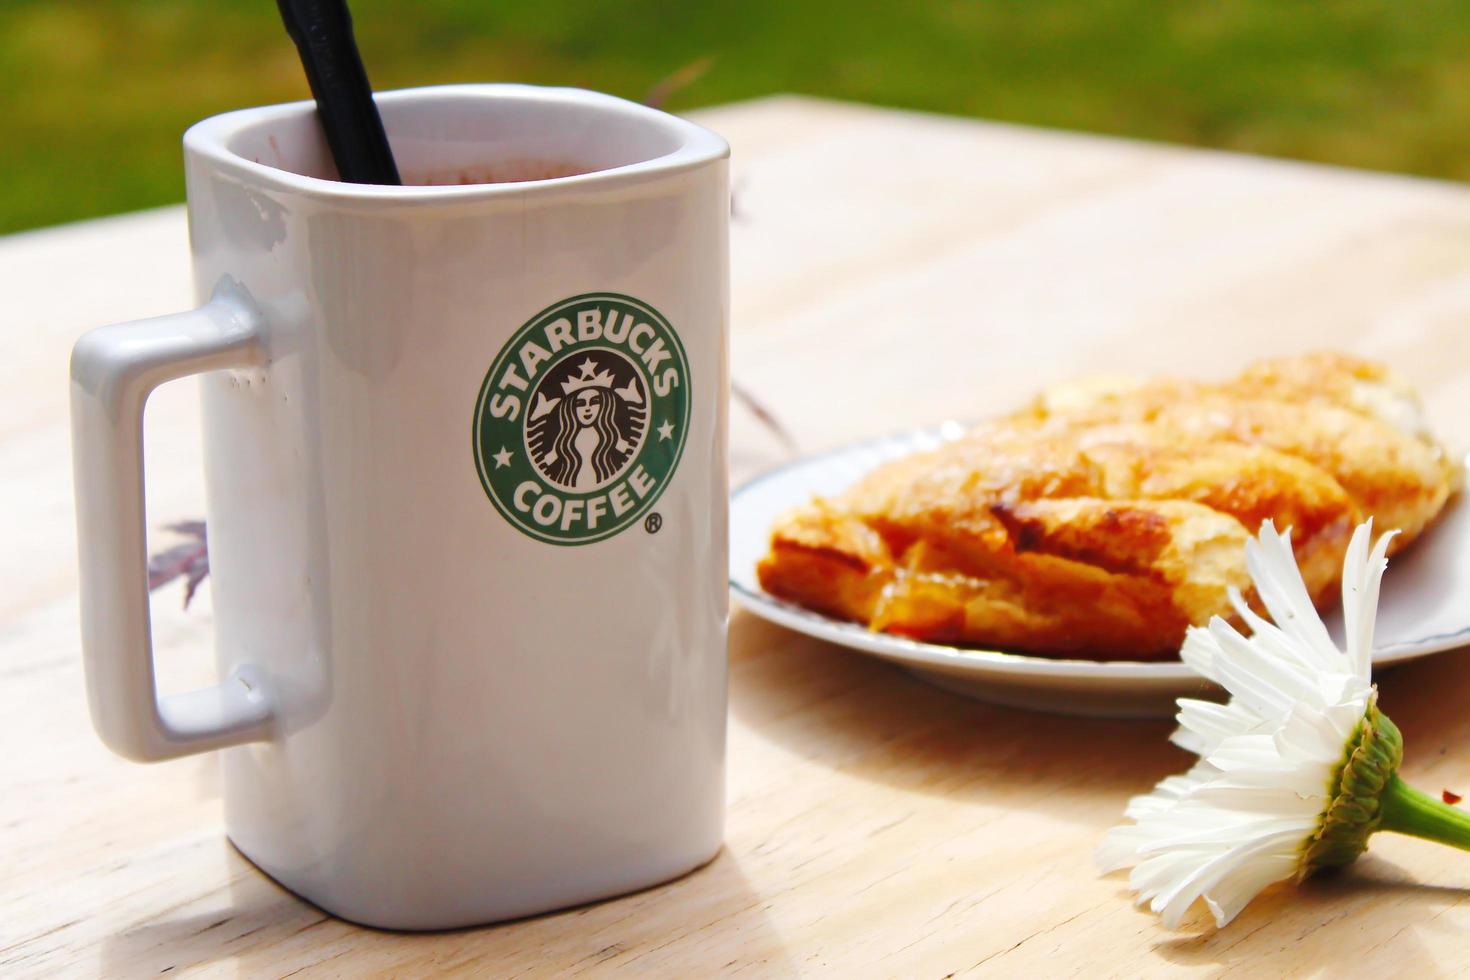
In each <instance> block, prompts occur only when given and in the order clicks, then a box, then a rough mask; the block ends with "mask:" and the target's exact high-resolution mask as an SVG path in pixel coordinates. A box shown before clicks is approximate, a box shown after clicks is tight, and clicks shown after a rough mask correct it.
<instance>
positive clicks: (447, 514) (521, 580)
mask: <svg viewBox="0 0 1470 980" xmlns="http://www.w3.org/2000/svg"><path fill="white" fill-rule="evenodd" d="M379 104H380V106H381V110H382V115H383V119H384V123H385V125H386V128H387V131H388V135H389V138H390V141H391V143H392V144H393V147H394V151H395V155H396V157H397V161H398V166H399V170H400V171H401V173H402V174H403V175H404V179H405V181H406V182H407V183H408V184H415V185H420V186H403V187H379V186H363V185H354V184H346V183H340V182H337V181H334V180H331V179H329V178H330V177H331V176H332V173H333V171H332V168H331V164H330V162H329V158H328V155H327V150H326V146H325V143H324V141H323V139H322V137H321V135H320V132H319V127H318V125H317V123H316V120H315V118H314V115H313V112H314V110H313V107H312V105H311V104H309V103H298V104H294V105H284V106H275V107H269V108H261V109H250V110H245V111H241V112H233V113H229V114H227V115H223V116H218V117H215V118H213V119H208V120H206V121H204V122H201V123H199V124H198V125H196V126H194V127H193V128H192V129H190V130H189V132H188V133H187V134H186V135H185V137H184V149H185V156H186V161H187V178H188V199H189V222H190V242H191V247H192V252H193V261H194V271H195V283H196V288H197V292H198V297H199V300H200V301H201V302H202V303H203V305H202V306H200V307H199V308H198V309H197V310H194V311H192V312H186V313H180V314H176V315H173V316H166V317H160V318H158V319H154V320H145V321H140V322H137V323H129V324H120V325H117V326H111V327H105V328H102V329H100V330H96V331H93V332H91V333H89V334H87V335H86V336H84V337H83V338H82V339H81V340H80V341H79V342H78V344H77V346H76V349H75V351H74V353H73V357H72V386H71V387H72V413H73V449H74V455H75V470H76V489H77V509H78V525H79V538H80V543H81V573H82V575H81V586H82V630H83V648H84V651H85V658H86V666H87V684H88V694H89V699H90V703H91V709H92V716H93V720H94V722H95V724H96V726H97V729H98V731H99V732H100V733H101V735H102V738H103V739H104V740H105V741H106V742H107V744H108V745H110V746H111V747H112V748H113V749H115V750H116V751H118V752H119V753H121V754H123V755H125V756H128V757H129V758H133V759H138V760H156V759H166V758H170V757H174V756H179V755H184V754H187V753H192V752H200V751H204V750H209V749H220V748H226V751H225V753H224V755H225V760H224V772H225V814H226V824H227V831H228V833H229V836H230V838H231V840H233V841H234V842H235V844H236V845H237V846H238V847H239V849H240V850H241V851H242V852H244V854H245V855H246V856H248V857H249V858H250V859H251V860H252V861H254V862H255V863H256V864H257V865H259V866H260V867H261V868H262V869H264V870H265V871H266V872H267V873H268V874H270V875H271V876H272V877H274V878H276V879H277V880H279V881H280V882H281V883H282V884H284V885H285V886H286V887H287V888H290V889H291V890H292V891H294V892H297V893H298V894H300V895H302V896H304V897H305V898H308V899H310V900H311V901H312V902H315V903H316V904H317V905H319V906H321V907H322V908H324V909H326V910H328V911H330V912H332V913H334V914H337V915H340V916H342V917H344V918H347V919H352V920H356V921H358V922H363V923H368V924H372V925H377V926H385V927H392V928H407V929H427V928H444V927H452V926H461V925H467V924H472V923H481V922H489V921H493V920H497V919H504V918H510V917H514V916H521V915H527V914H531V913H535V912H540V911H544V910H547V909H552V908H558V907H562V906H567V905H572V904H576V903H580V902H585V901H589V900H593V899H597V898H601V897H605V896H609V895H614V894H618V893H621V892H626V891H630V890H633V889H637V888H640V887H644V886H647V885H651V884H654V883H656V882H659V881H663V880H666V879H669V878H671V877H674V876H677V875H679V874H682V873H684V872H686V871H688V870H690V869H692V868H694V867H696V866H698V865H700V864H702V863H703V862H705V861H707V860H709V858H710V857H711V856H712V855H713V854H714V853H715V852H716V850H717V849H718V848H719V845H720V840H721V833H722V826H723V809H724V741H725V629H726V618H727V592H726V582H725V579H726V557H725V551H726V500H727V471H726V434H725V428H726V395H727V389H728V376H727V353H726V352H727V320H728V316H729V305H728V242H727V236H728V216H729V204H728V167H727V158H728V152H729V151H728V147H727V146H726V144H725V143H724V141H723V140H721V139H720V138H719V137H718V136H715V135H714V134H712V133H710V132H708V131H706V130H704V129H702V128H700V127H698V126H695V125H693V124H691V123H688V122H685V121H683V120H680V119H677V118H675V117H673V116H669V115H666V114H664V113H661V112H658V111H655V110H653V109H649V108H646V107H644V106H639V105H635V104H632V103H629V102H624V101H622V100H619V99H615V98H612V97H609V96H605V95H597V94H593V93H589V92H582V91H576V90H570V89H541V88H531V87H526V86H517V85H471V86H453V87H443V88H426V89H417V90H411V91H403V92H393V93H385V94H383V95H381V96H380V97H379ZM487 179H488V180H499V181H501V182H498V183H478V184H469V185H465V186H424V185H428V184H439V185H443V184H446V183H450V182H455V181H462V180H481V181H483V180H487ZM507 181H520V182H507ZM193 374H198V375H200V384H201V387H202V398H203V409H204V440H205V447H204V448H205V476H206V488H207V495H208V501H207V511H208V522H209V551H210V566H211V575H212V578H213V596H214V608H215V618H216V624H217V647H218V660H219V667H220V675H221V677H223V678H224V680H223V682H222V683H221V684H220V685H219V686H217V687H213V688H210V689H207V690H203V691H198V692H194V693H190V694H184V695H179V696H171V697H166V698H161V699H160V698H159V696H158V695H157V693H156V691H155V688H154V679H153V665H152V653H151V649H150V635H149V615H148V588H147V578H146V573H145V567H144V566H145V554H144V548H145V544H144V542H145V532H144V526H143V521H144V508H143V481H142V465H143V462H142V435H141V433H142V426H141V421H142V412H143V406H144V402H145V400H146V399H147V397H148V393H149V391H150V390H152V389H153V388H154V387H156V386H157V385H158V384H160V383H162V382H164V381H166V380H169V379H173V378H178V377H181V376H185V375H193Z"/></svg>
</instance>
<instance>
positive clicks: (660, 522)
mask: <svg viewBox="0 0 1470 980" xmlns="http://www.w3.org/2000/svg"><path fill="white" fill-rule="evenodd" d="M663 526H664V519H663V517H662V516H660V515H659V514H656V513H655V514H649V515H648V516H647V517H645V518H644V519H643V530H645V531H647V532H648V533H649V534H657V533H658V529H659V528H661V527H663Z"/></svg>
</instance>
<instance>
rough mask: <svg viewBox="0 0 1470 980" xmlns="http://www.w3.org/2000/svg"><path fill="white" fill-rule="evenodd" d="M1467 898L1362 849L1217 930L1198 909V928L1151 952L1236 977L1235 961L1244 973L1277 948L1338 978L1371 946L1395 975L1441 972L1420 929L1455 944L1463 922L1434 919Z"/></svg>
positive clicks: (1303, 969)
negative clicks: (1385, 956) (1386, 956)
mask: <svg viewBox="0 0 1470 980" xmlns="http://www.w3.org/2000/svg"><path fill="white" fill-rule="evenodd" d="M1466 881H1467V884H1470V875H1467V876H1466ZM1467 897H1470V887H1466V888H1457V887H1452V886H1445V885H1426V884H1422V883H1420V882H1417V881H1415V880H1413V878H1412V876H1410V874H1409V873H1408V872H1406V871H1404V870H1403V869H1402V868H1399V867H1398V866H1397V865H1394V864H1391V863H1389V862H1387V861H1384V860H1382V859H1381V858H1377V857H1374V856H1373V855H1372V854H1367V855H1365V856H1364V857H1362V858H1360V859H1359V860H1358V862H1357V863H1356V864H1354V865H1353V866H1352V867H1351V868H1349V869H1347V870H1345V871H1342V872H1339V873H1335V874H1330V875H1323V876H1321V877H1318V878H1314V879H1311V880H1309V881H1307V882H1306V883H1305V884H1303V885H1300V886H1294V885H1291V884H1282V885H1276V886H1273V887H1271V888H1270V889H1268V890H1267V891H1266V892H1264V893H1262V894H1261V895H1260V897H1258V898H1257V899H1256V900H1255V901H1254V902H1252V903H1251V904H1250V906H1248V907H1247V908H1246V910H1245V911H1244V912H1242V913H1241V914H1240V916H1239V917H1238V918H1237V919H1236V920H1235V921H1234V922H1232V923H1231V924H1230V926H1229V927H1228V928H1226V929H1224V930H1220V931H1216V930H1215V928H1214V927H1213V924H1212V923H1211V922H1210V920H1209V917H1208V916H1207V915H1203V914H1201V915H1199V916H1198V917H1197V919H1196V922H1197V924H1198V925H1199V931H1198V932H1197V933H1195V934H1193V935H1188V934H1186V935H1180V936H1177V937H1172V938H1169V939H1165V940H1164V941H1162V942H1159V943H1157V944H1155V945H1154V952H1156V953H1157V954H1158V955H1159V956H1160V957H1162V958H1163V959H1164V960H1166V961H1167V962H1169V963H1172V964H1175V965H1178V966H1195V967H1198V966H1208V965H1214V966H1217V967H1219V969H1218V970H1216V971H1214V972H1213V974H1210V973H1207V974H1206V975H1207V976H1209V975H1215V976H1220V975H1225V974H1227V973H1228V974H1230V975H1236V974H1237V973H1238V972H1239V968H1240V967H1247V968H1248V969H1247V970H1246V973H1247V974H1248V973H1249V972H1250V969H1249V968H1261V967H1263V966H1265V965H1267V964H1270V963H1272V962H1273V961H1272V960H1270V959H1268V958H1267V957H1270V956H1272V955H1273V954H1281V953H1289V954H1290V955H1291V957H1292V963H1293V971H1294V972H1298V973H1300V974H1302V975H1317V974H1322V975H1324V976H1339V975H1351V974H1352V972H1353V969H1352V968H1353V966H1354V965H1355V964H1358V963H1360V962H1361V961H1362V960H1363V959H1364V958H1365V957H1367V956H1368V955H1369V954H1370V953H1372V952H1373V951H1374V950H1375V949H1377V948H1379V947H1384V946H1391V952H1392V962H1393V964H1394V975H1396V976H1408V975H1411V974H1419V975H1422V976H1426V977H1432V976H1440V975H1442V974H1443V973H1444V971H1445V969H1446V966H1447V964H1446V963H1445V961H1444V958H1443V956H1442V955H1436V954H1435V953H1434V952H1433V951H1432V950H1431V949H1430V948H1429V946H1428V945H1427V944H1426V942H1425V933H1429V934H1434V933H1442V934H1445V935H1447V936H1449V937H1451V946H1458V945H1459V944H1460V939H1459V938H1458V936H1459V935H1460V927H1459V926H1457V925H1454V924H1452V923H1449V922H1443V921H1436V917H1437V916H1438V914H1439V913H1440V912H1442V911H1444V910H1445V909H1447V908H1449V907H1450V906H1452V905H1455V904H1456V903H1458V902H1462V901H1464V900H1465V899H1466V898H1467ZM1324 927H1326V928H1324ZM1275 962H1278V963H1279V962H1280V961H1279V960H1278V961H1275ZM1273 972H1275V971H1273Z"/></svg>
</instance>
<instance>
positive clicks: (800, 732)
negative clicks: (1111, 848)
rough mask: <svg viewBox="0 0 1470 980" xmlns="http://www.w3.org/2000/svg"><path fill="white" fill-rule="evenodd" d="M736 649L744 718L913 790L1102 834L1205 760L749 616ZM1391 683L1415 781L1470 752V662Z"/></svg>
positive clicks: (1401, 674)
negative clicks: (1423, 770) (1010, 703)
mask: <svg viewBox="0 0 1470 980" xmlns="http://www.w3.org/2000/svg"><path fill="white" fill-rule="evenodd" d="M730 653H731V665H730V666H731V678H730V703H731V710H732V711H733V713H734V715H735V717H736V718H737V719H738V720H739V721H741V722H743V723H744V724H747V725H749V726H750V727H751V728H754V729H756V730H758V731H759V732H760V733H761V734H762V735H763V736H764V737H768V738H771V739H773V740H775V741H777V742H780V743H781V744H783V745H784V746H785V747H787V748H788V749H790V750H792V751H794V752H797V753H798V754H800V755H802V756H804V757H806V758H808V759H810V760H812V761H814V762H818V763H821V764H824V765H828V766H830V767H832V768H834V769H838V770H840V771H842V772H843V773H846V774H849V775H853V776H859V777H861V778H864V779H871V780H874V781H878V782H883V783H887V784H890V785H893V786H896V787H899V788H901V789H904V790H909V791H917V792H924V793H931V794H934V795H940V796H945V797H950V798H955V799H960V800H965V799H981V800H990V801H995V800H997V799H1001V800H1003V801H1004V802H1005V803H1007V804H1014V805H1024V806H1027V807H1031V808H1034V809H1036V810H1038V811H1041V812H1046V813H1048V814H1049V815H1052V816H1057V817H1061V818H1064V819H1069V820H1082V821H1085V822H1093V823H1096V824H1097V825H1098V826H1099V827H1100V828H1101V827H1105V826H1108V825H1110V824H1112V823H1114V822H1116V821H1117V819H1118V818H1119V817H1120V815H1121V813H1122V807H1123V803H1124V801H1125V800H1126V798H1127V797H1128V796H1129V795H1132V794H1133V793H1141V792H1146V791H1147V790H1148V789H1150V788H1151V787H1152V786H1153V784H1154V783H1155V782H1156V781H1157V780H1159V779H1160V778H1162V777H1164V776H1166V775H1169V774H1171V773H1174V772H1180V771H1183V770H1184V769H1185V768H1186V767H1187V766H1188V764H1189V762H1190V760H1191V759H1192V758H1193V756H1190V755H1189V754H1187V753H1185V752H1183V751H1182V750H1180V749H1177V748H1174V747H1173V746H1172V745H1171V744H1170V743H1169V742H1168V735H1169V733H1170V732H1171V731H1172V730H1173V727H1174V723H1173V722H1172V721H1169V720H1153V721H1136V720H1134V721H1128V720H1111V719H1097V718H1072V717H1065V716H1061V715H1046V714H1039V713H1033V712H1026V711H1020V710H1015V709H1010V708H1002V707H997V706H993V705H988V704H984V703H982V702H979V701H972V700H969V699H967V698H963V697H960V696H958V695H955V694H950V693H947V692H944V691H940V690H938V689H936V688H933V687H930V686H929V685H927V684H924V683H922V682H920V681H918V680H916V679H915V678H914V677H912V676H911V675H909V674H908V673H906V672H904V671H903V670H901V669H899V668H897V667H894V666H892V665H890V664H887V663H884V662H882V661H880V660H878V659H876V658H873V657H868V656H864V655H862V654H859V653H856V652H854V651H851V650H847V649H845V648H842V647H838V646H834V645H832V644H829V643H824V642H822V641H819V640H814V639H811V638H809V637H805V636H802V635H800V634H798V633H794V632H792V631H790V630H786V629H783V628H781V627H778V626H774V625H772V624H770V623H767V622H765V621H763V620H760V619H758V618H756V617H754V616H752V615H750V614H748V613H745V612H736V613H735V614H734V615H733V616H732V618H731V622H730ZM1381 687H1382V700H1381V704H1382V705H1383V706H1384V709H1385V710H1386V711H1387V712H1388V713H1389V714H1390V715H1391V716H1392V717H1393V719H1394V720H1395V721H1396V722H1397V723H1398V725H1399V727H1400V728H1401V729H1402V730H1403V732H1404V738H1405V744H1406V746H1407V748H1408V753H1407V759H1406V767H1405V773H1406V775H1407V776H1411V777H1412V776H1413V773H1414V770H1415V767H1416V766H1423V765H1428V764H1430V763H1431V762H1432V760H1434V759H1436V758H1438V757H1439V756H1441V755H1444V754H1445V753H1446V752H1449V751H1451V750H1458V749H1459V748H1461V747H1470V711H1466V710H1465V708H1464V703H1465V702H1464V701H1463V700H1462V699H1461V698H1459V697H1458V696H1456V695H1455V692H1470V656H1467V655H1465V654H1463V653H1451V654H1445V655H1442V656H1439V657H1434V658H1430V659H1427V660H1423V661H1419V662H1416V663H1414V664H1409V665H1405V666H1402V667H1399V668H1397V669H1395V670H1393V671H1391V672H1389V673H1387V674H1385V675H1384V677H1383V678H1382V684H1381ZM1432 788H1433V787H1432ZM998 791H1004V792H998ZM1466 795H1467V796H1470V792H1467V793H1466ZM1110 797H1111V799H1109V798H1110ZM1086 801H1094V802H1095V801H1103V802H1107V803H1110V804H1111V805H1109V806H1107V807H1105V808H1103V809H1099V808H1095V807H1092V808H1090V807H1088V806H1086V805H1085V802H1086ZM1104 811H1105V812H1104Z"/></svg>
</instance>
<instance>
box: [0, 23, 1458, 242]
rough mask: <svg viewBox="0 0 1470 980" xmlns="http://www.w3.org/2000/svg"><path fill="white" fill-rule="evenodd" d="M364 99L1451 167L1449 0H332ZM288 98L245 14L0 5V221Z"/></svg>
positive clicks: (76, 208)
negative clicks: (1057, 136) (937, 128)
mask: <svg viewBox="0 0 1470 980" xmlns="http://www.w3.org/2000/svg"><path fill="white" fill-rule="evenodd" d="M353 10H354V16H355V19H356V23H357V31H358V38H359V41H360V43H361V45H362V48H363V52H364V57H365V59H366V61H367V63H368V67H369V71H370V72H371V74H372V76H373V80H374V84H375V85H377V86H378V87H379V88H396V87H402V86H408V85H419V84H429V83H436V82H449V81H489V80H515V81H529V82H541V83H555V84H570V85H581V86H587V87H591V88H597V89H602V90H605V91H609V92H613V93H616V94H619V95H624V96H629V97H632V98H642V97H643V96H644V95H645V94H646V93H647V92H648V91H649V89H650V88H651V87H652V86H654V85H655V84H656V83H657V82H658V81H659V80H660V79H662V78H664V77H665V76H667V75H669V74H670V73H672V72H675V71H676V70H678V69H680V68H681V67H682V66H685V65H688V64H690V63H691V62H694V61H696V60H698V59H701V58H713V59H714V60H713V63H712V65H711V66H710V68H709V70H708V71H707V72H705V73H704V74H703V75H702V76H700V77H699V78H698V79H697V80H695V81H694V82H693V83H691V84H689V85H687V86H685V87H684V88H682V89H680V90H679V91H678V92H677V93H676V94H675V95H674V96H673V97H672V98H671V99H670V100H669V102H668V105H669V106H670V107H671V108H673V109H675V110H680V109H689V108H693V107H697V106H700V105H707V104H711V103H718V102H727V101H730V100H734V99H743V98H749V97H752V96H759V95H766V94H769V93H774V92H801V93H808V94H813V95H823V96H833V97H837V98H843V99H857V100H862V101H866V102H874V103H880V104H884V105H894V106H907V107H913V108H919V109H928V110H936V111H940V112H950V113H958V114H963V115H973V116H984V117H988V118H992V119H1005V120H1012V121H1018V122H1026V123H1035V124H1038V125H1042V126H1055V127H1065V128H1069V129H1081V130H1091V131H1096V132H1105V133H1118V134H1124V135H1129V136H1139V137H1145V138H1149V139H1158V140H1171V141H1176V142H1182V143H1195V144H1202V145H1208V146H1221V147H1228V148H1231V149H1238V150H1246V151H1251V152H1257V153H1266V154H1274V155H1280V156H1288V157H1298V158H1302V159H1309V160H1323V161H1330V162H1335V163H1342V164H1349V165H1354V166H1361V167H1371V168H1378V169H1384V170H1397V171H1404V172H1409V173H1417V174H1428V175H1434V176H1440V177H1450V178H1461V179H1463V178H1466V177H1470V4H1467V3H1464V2H1449V0H1424V2H1420V3H1414V4H1405V3H1394V2H1391V0H1209V2H1205V0H1197V2H1196V0H992V2H958V0H905V2H897V0H621V2H619V0H535V2H527V0H523V2H511V0H353ZM306 94H307V92H306V86H305V82H304V80H303V78H302V76H301V71H300V66H299V65H298V64H297V63H296V62H295V51H294V49H293V48H292V47H291V45H290V43H289V42H288V41H287V40H286V37H285V35H284V32H283V31H282V30H281V28H280V25H279V22H278V20H277V15H276V8H275V5H274V3H272V2H270V0H250V2H244V0H132V2H123V0H70V2H60V0H0V125H3V130H0V232H3V231H15V230H18V229H23V228H30V227H34V226H38V225H45V224H52V223H55V222H61V221H71V220H75V219H79V218H87V217H92V216H95V215H101V214H109V213H112V212H116V211H125V210H131V209H135V208H142V207H149V206H152V205H158V204H164V203H167V202H170V201H177V200H180V199H181V198H182V196H183V181H182V176H181V169H180V160H179V136H180V134H181V133H182V131H183V129H184V128H185V127H186V126H187V125H188V124H189V123H190V122H191V121H193V120H196V119H199V118H201V117H203V116H207V115H210V114H212V113H216V112H220V111H223V110H226V109H232V108H238V107H241V106H247V105H256V104H261V103H267V102H275V101H280V100H284V99H292V98H300V97H304V96H305V95H306Z"/></svg>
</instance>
